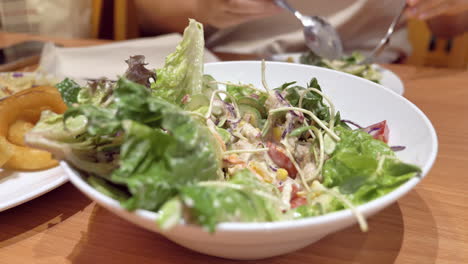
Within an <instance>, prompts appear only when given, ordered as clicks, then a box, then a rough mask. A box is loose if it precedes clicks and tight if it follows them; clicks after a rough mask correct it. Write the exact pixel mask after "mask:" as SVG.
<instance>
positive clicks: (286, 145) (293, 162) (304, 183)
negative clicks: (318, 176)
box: [281, 140, 310, 191]
mask: <svg viewBox="0 0 468 264" xmlns="http://www.w3.org/2000/svg"><path fill="white" fill-rule="evenodd" d="M281 144H283V145H284V150H285V151H286V156H288V158H289V160H291V163H292V164H293V165H294V167H295V168H296V170H297V173H298V174H299V177H300V178H301V181H302V185H303V186H304V188H305V189H306V190H307V191H310V188H309V185H308V184H307V181H306V179H305V177H304V173H303V172H302V169H301V167H299V164H297V162H296V160H295V159H294V156H293V155H292V153H291V151H289V149H288V147H289V145H288V143H287V142H286V140H282V141H281Z"/></svg>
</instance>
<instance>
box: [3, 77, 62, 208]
mask: <svg viewBox="0 0 468 264" xmlns="http://www.w3.org/2000/svg"><path fill="white" fill-rule="evenodd" d="M14 74H23V75H24V76H28V77H29V76H37V77H38V78H41V80H42V79H43V78H47V79H49V78H50V80H51V82H55V80H54V78H53V77H52V76H51V75H43V74H36V73H34V72H32V73H31V72H29V73H13V72H7V73H4V72H2V73H0V76H3V77H7V76H12V75H14ZM67 180H68V177H67V175H66V174H65V172H64V171H63V169H62V168H61V167H59V166H58V167H55V168H52V169H48V170H43V171H36V172H17V171H3V170H2V169H0V212H1V211H4V210H7V209H9V208H12V207H15V206H17V205H20V204H22V203H25V202H27V201H30V200H32V199H34V198H36V197H38V196H40V195H42V194H44V193H46V192H48V191H51V190H53V189H55V188H57V187H59V186H60V185H62V184H64V183H65V182H67Z"/></svg>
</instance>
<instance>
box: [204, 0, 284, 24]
mask: <svg viewBox="0 0 468 264" xmlns="http://www.w3.org/2000/svg"><path fill="white" fill-rule="evenodd" d="M281 10H282V9H281V8H279V7H278V6H276V5H275V4H274V3H273V0H198V1H197V5H196V12H195V13H196V16H197V17H198V18H199V20H200V21H202V22H204V23H207V24H209V25H211V26H213V27H216V28H226V27H230V26H234V25H238V24H241V23H244V22H247V21H250V20H254V19H258V18H262V17H267V16H272V15H274V14H277V13H279V12H280V11H281Z"/></svg>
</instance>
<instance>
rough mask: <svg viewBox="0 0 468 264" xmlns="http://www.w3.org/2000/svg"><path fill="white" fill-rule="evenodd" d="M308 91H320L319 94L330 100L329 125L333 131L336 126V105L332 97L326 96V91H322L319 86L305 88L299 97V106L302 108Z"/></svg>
mask: <svg viewBox="0 0 468 264" xmlns="http://www.w3.org/2000/svg"><path fill="white" fill-rule="evenodd" d="M308 91H310V92H315V93H318V94H319V95H321V96H322V97H323V98H324V99H325V100H326V101H327V102H328V105H329V106H330V123H329V126H330V129H331V130H332V131H333V127H334V126H335V105H334V104H333V103H332V101H331V100H330V97H328V96H326V95H325V94H324V93H322V91H320V90H319V89H317V88H308V89H307V90H304V92H303V93H301V95H300V97H299V105H298V107H299V108H302V101H303V100H304V96H305V94H306V93H307V92H308Z"/></svg>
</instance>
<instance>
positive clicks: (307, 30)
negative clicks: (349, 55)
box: [303, 16, 343, 59]
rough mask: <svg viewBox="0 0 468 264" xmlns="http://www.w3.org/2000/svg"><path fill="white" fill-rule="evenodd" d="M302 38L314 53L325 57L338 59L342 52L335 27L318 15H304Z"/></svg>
mask: <svg viewBox="0 0 468 264" xmlns="http://www.w3.org/2000/svg"><path fill="white" fill-rule="evenodd" d="M309 19H310V22H307V23H303V25H304V30H303V32H304V39H305V44H306V45H307V47H308V48H309V49H311V50H312V51H313V52H314V53H315V54H317V55H318V56H320V57H323V58H327V59H339V58H340V57H341V56H342V54H343V45H342V44H341V39H340V36H339V35H338V33H337V32H336V30H335V28H334V27H333V26H332V25H331V24H330V23H328V22H327V21H326V20H324V19H323V18H321V17H318V16H305V17H303V21H306V20H309Z"/></svg>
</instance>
